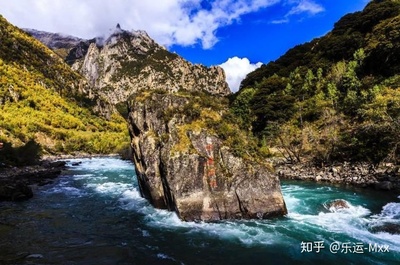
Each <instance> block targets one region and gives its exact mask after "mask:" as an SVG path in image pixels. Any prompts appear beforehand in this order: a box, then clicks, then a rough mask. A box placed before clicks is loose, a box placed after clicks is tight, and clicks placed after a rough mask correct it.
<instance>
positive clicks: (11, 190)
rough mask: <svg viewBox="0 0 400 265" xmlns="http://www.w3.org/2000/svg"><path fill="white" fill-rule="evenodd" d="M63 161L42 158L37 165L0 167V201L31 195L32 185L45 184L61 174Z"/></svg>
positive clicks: (18, 199) (16, 199)
mask: <svg viewBox="0 0 400 265" xmlns="http://www.w3.org/2000/svg"><path fill="white" fill-rule="evenodd" d="M64 168H65V162H64V161H52V160H42V161H41V162H40V164H39V165H35V166H26V167H3V168H0V201H22V200H27V199H30V198H32V197H33V190H32V186H33V185H39V186H41V185H46V184H48V183H50V182H51V181H52V180H53V179H54V178H56V177H58V176H59V175H60V174H61V171H62V170H63V169H64Z"/></svg>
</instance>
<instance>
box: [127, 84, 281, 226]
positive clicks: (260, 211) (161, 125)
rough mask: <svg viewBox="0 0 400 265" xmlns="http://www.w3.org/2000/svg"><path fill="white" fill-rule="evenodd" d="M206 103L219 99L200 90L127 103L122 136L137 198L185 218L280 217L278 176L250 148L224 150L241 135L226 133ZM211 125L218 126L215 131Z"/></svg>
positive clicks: (219, 111)
mask: <svg viewBox="0 0 400 265" xmlns="http://www.w3.org/2000/svg"><path fill="white" fill-rule="evenodd" d="M210 98H211V100H212V101H215V102H218V101H220V100H222V99H221V98H218V97H215V98H214V97H211V96H210V95H205V94H201V93H200V94H199V93H197V94H188V93H183V92H182V93H181V94H179V93H174V94H167V93H160V92H151V93H150V92H144V93H143V94H140V95H137V96H136V97H135V98H134V99H133V100H132V101H131V105H130V106H129V110H130V112H129V131H130V134H131V139H132V143H131V144H132V148H133V160H134V163H135V169H136V174H137V178H138V182H139V187H140V191H141V194H142V196H143V197H145V198H147V199H148V200H149V201H150V202H151V203H152V204H153V205H154V206H155V207H156V208H160V209H168V210H171V211H175V212H176V213H177V214H178V216H179V217H180V218H181V219H182V220H185V221H217V220H222V219H250V218H269V217H274V216H282V215H284V214H286V213H287V210H286V206H285V202H284V200H283V197H282V193H281V189H280V182H279V179H278V178H277V177H276V176H274V175H273V174H271V172H270V170H271V169H270V168H269V167H268V165H266V164H264V163H263V162H262V161H259V160H257V159H256V158H255V157H253V156H252V155H250V153H249V152H250V147H248V150H249V151H248V150H246V148H244V149H240V148H237V147H236V149H235V147H232V146H234V145H229V143H231V142H237V141H239V142H240V141H245V139H244V138H245V137H242V136H241V134H240V133H241V132H239V131H237V132H234V131H230V134H229V132H228V130H229V126H230V125H229V126H228V125H226V124H225V123H224V122H223V120H222V119H221V115H222V113H223V112H224V109H223V104H221V105H219V106H215V105H213V104H217V103H215V102H214V103H212V102H208V103H209V105H207V106H209V107H208V108H206V107H205V106H204V104H206V101H207V100H210ZM217 105H218V104H217ZM210 124H212V125H210ZM222 124H224V125H222ZM218 126H225V127H226V128H225V127H224V128H225V129H224V131H222V132H221V131H219V132H220V133H218V128H217V127H218ZM232 126H233V125H232ZM233 133H237V134H238V135H236V136H235V135H234V134H233ZM220 135H225V136H226V135H229V136H227V137H225V139H222V138H223V137H221V136H220ZM237 145H239V143H237ZM241 152H242V153H241Z"/></svg>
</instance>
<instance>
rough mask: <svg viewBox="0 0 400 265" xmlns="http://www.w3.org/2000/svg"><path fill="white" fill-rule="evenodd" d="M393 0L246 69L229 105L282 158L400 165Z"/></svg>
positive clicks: (398, 16)
mask: <svg viewBox="0 0 400 265" xmlns="http://www.w3.org/2000/svg"><path fill="white" fill-rule="evenodd" d="M399 88H400V1H399V0H375V1H371V2H370V3H369V4H368V5H367V6H366V7H365V9H364V10H363V11H361V12H356V13H353V14H348V15H345V16H344V17H343V18H341V19H340V20H339V21H338V22H337V23H336V24H335V26H334V29H333V30H332V31H331V32H330V33H328V34H327V35H325V36H323V37H321V38H318V39H314V40H312V41H311V42H309V43H305V44H303V45H298V46H296V47H294V48H292V49H290V50H289V51H288V52H287V53H286V54H285V55H283V56H282V57H280V58H279V59H278V60H276V61H274V62H270V63H268V64H266V65H263V66H262V67H261V68H259V69H257V70H255V71H254V72H252V73H250V74H248V76H247V77H246V78H245V79H244V80H243V82H242V84H241V90H240V91H239V92H238V93H237V94H236V95H234V96H233V99H232V102H231V109H232V111H233V112H234V113H235V115H237V116H238V117H240V119H241V124H242V127H244V128H246V129H249V130H251V131H252V132H253V133H254V134H255V135H257V136H258V137H259V139H260V141H261V142H263V144H266V145H268V146H269V147H270V149H271V150H274V152H273V153H274V154H275V155H278V154H279V155H283V156H284V157H286V158H287V159H288V160H290V161H293V162H294V161H297V162H300V161H304V160H312V161H317V162H324V163H326V162H333V161H337V160H347V161H349V160H350V161H367V162H371V163H374V164H378V163H380V162H382V161H390V162H394V163H400V133H399V132H400V89H399Z"/></svg>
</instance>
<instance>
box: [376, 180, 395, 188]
mask: <svg viewBox="0 0 400 265" xmlns="http://www.w3.org/2000/svg"><path fill="white" fill-rule="evenodd" d="M392 188H393V184H392V182H390V181H381V182H378V183H376V184H375V189H377V190H391V189H392Z"/></svg>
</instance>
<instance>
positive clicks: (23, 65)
mask: <svg viewBox="0 0 400 265" xmlns="http://www.w3.org/2000/svg"><path fill="white" fill-rule="evenodd" d="M0 39H1V42H0V141H6V142H11V143H13V144H14V145H21V144H23V143H26V142H28V141H29V140H31V139H34V140H35V141H37V142H38V143H40V144H41V145H42V147H43V148H44V149H45V150H47V151H48V152H51V153H52V152H62V153H71V152H76V151H81V152H89V153H111V152H115V151H117V150H118V149H121V148H122V147H123V146H124V145H126V144H127V143H129V137H128V135H127V129H126V124H125V121H124V119H123V118H122V117H120V116H119V115H113V116H112V118H111V120H110V121H107V120H105V119H104V118H101V117H99V116H97V115H95V114H94V113H93V112H92V111H91V110H90V109H89V105H88V104H87V103H88V102H89V103H90V100H85V99H84V95H82V94H80V92H79V88H80V86H85V82H84V81H83V80H82V78H81V77H80V76H79V75H77V74H76V73H75V72H73V71H72V70H71V69H70V68H69V66H68V65H66V64H65V63H64V62H63V61H62V60H61V59H60V58H59V57H58V56H57V55H56V54H55V53H53V52H52V51H51V50H49V49H48V48H47V47H45V46H44V45H42V44H41V43H40V42H39V41H37V40H35V39H34V38H31V37H30V36H28V35H27V34H25V33H24V32H23V31H22V30H20V29H18V28H16V27H14V26H12V25H11V24H9V23H8V22H7V21H6V20H5V19H4V18H2V17H0Z"/></svg>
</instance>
